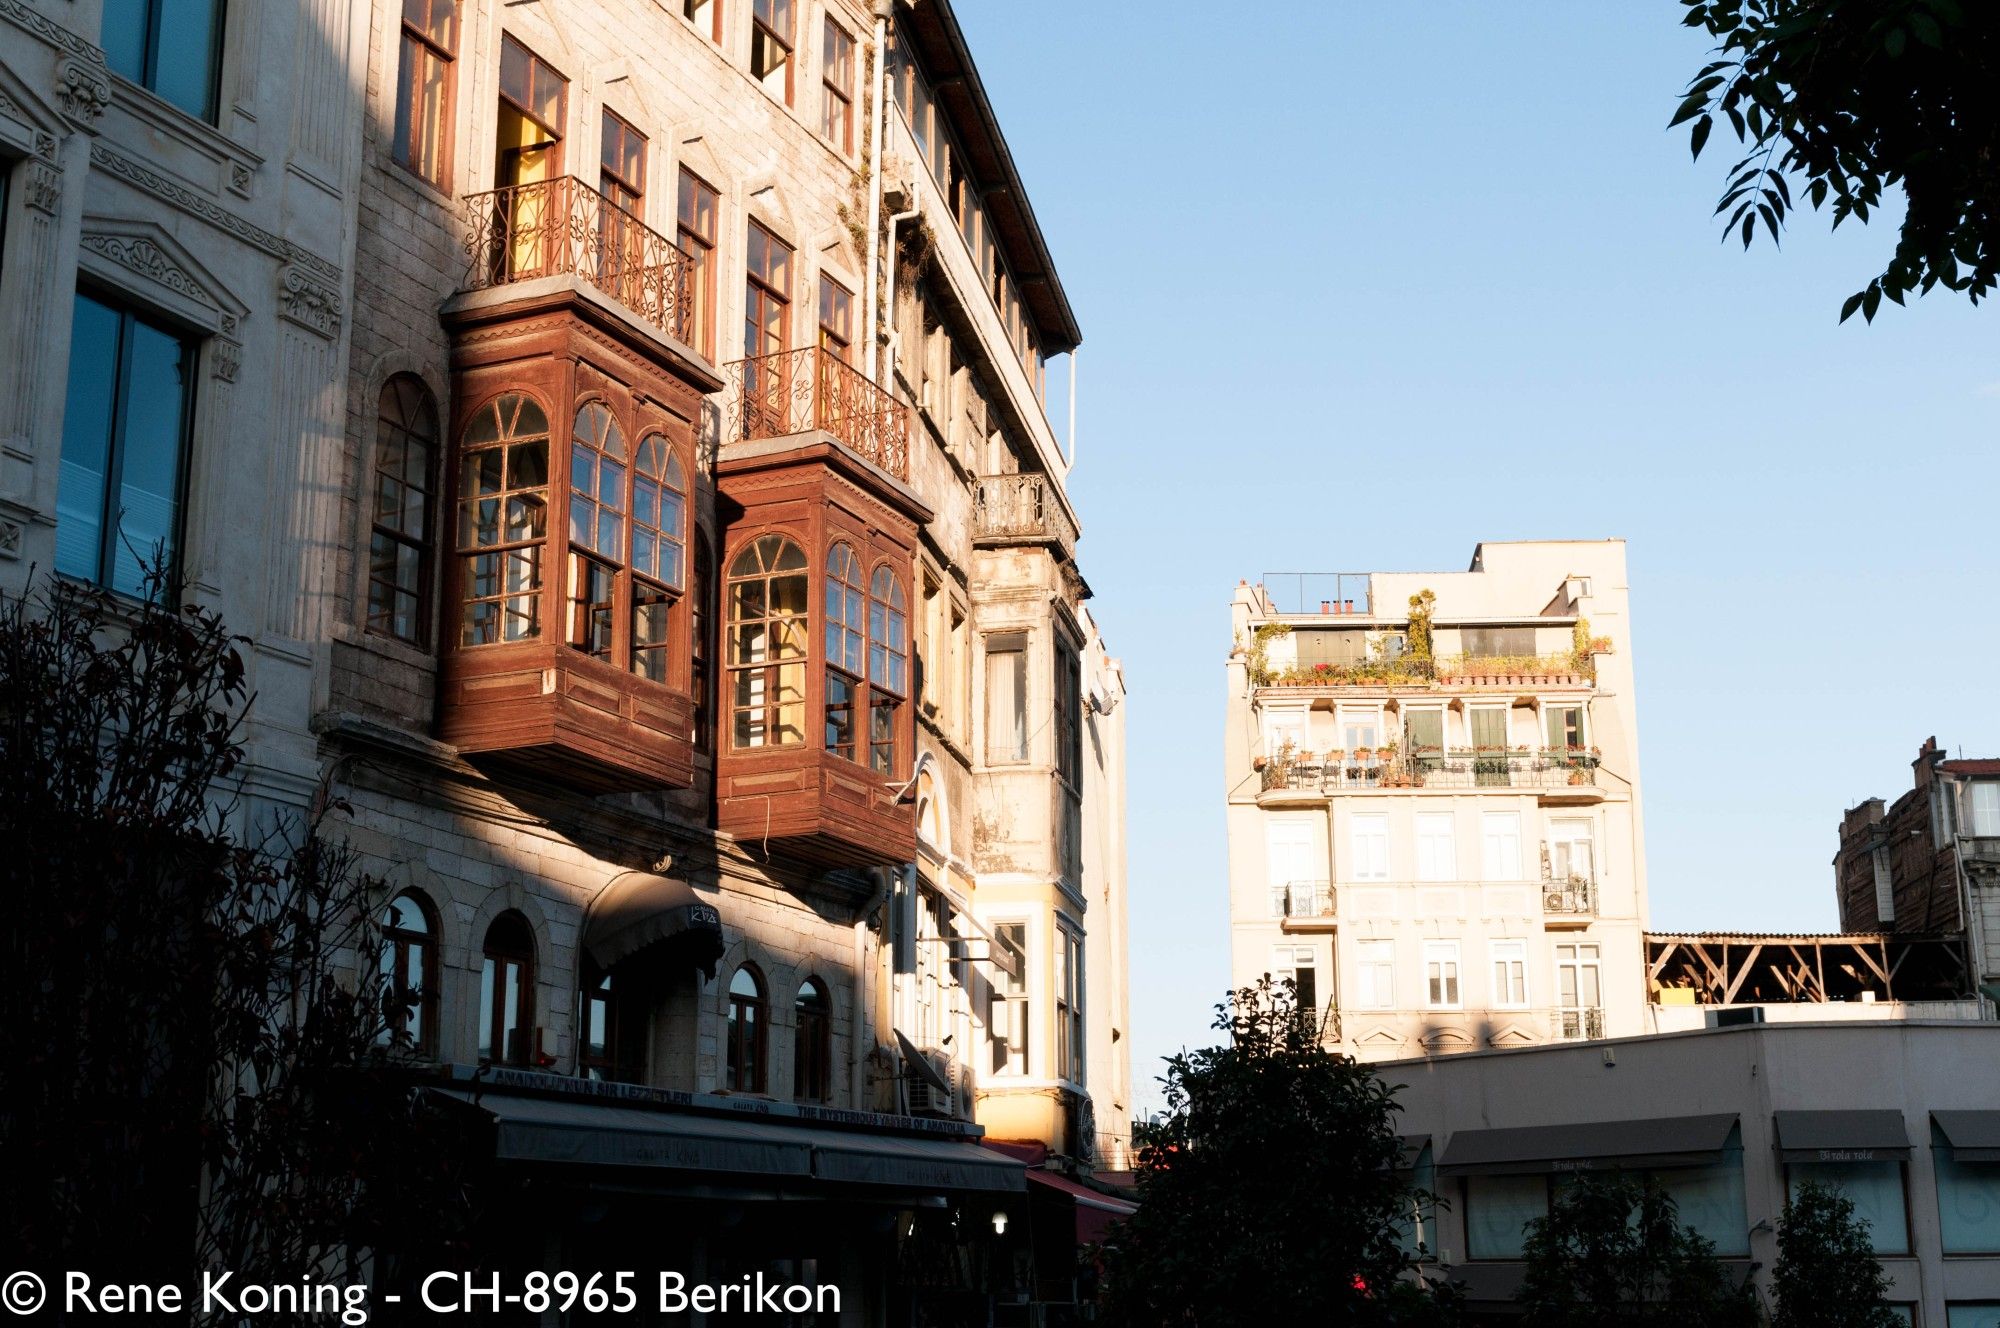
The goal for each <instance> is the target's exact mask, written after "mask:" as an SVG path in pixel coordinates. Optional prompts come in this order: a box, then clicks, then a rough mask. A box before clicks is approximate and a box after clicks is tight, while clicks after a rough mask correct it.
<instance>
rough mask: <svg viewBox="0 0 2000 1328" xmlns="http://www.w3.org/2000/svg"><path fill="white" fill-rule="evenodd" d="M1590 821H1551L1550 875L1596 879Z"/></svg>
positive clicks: (1563, 877) (1558, 879)
mask: <svg viewBox="0 0 2000 1328" xmlns="http://www.w3.org/2000/svg"><path fill="white" fill-rule="evenodd" d="M1594 857H1595V855H1594V853H1593V852H1592V848H1591V837H1590V822H1589V821H1584V820H1572V819H1567V818H1565V819H1563V820H1557V821H1551V822H1549V875H1550V877H1551V879H1553V880H1557V881H1569V880H1577V881H1590V880H1594V879H1595V878H1596V869H1595V867H1594V865H1593V859H1594Z"/></svg>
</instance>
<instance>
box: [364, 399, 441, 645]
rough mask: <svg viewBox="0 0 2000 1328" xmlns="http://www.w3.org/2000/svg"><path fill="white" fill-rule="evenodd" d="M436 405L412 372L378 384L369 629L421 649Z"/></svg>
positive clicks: (425, 630) (426, 627) (425, 634)
mask: <svg viewBox="0 0 2000 1328" xmlns="http://www.w3.org/2000/svg"><path fill="white" fill-rule="evenodd" d="M437 450H438V418H437V407H436V406H435V405H434V404H433V403H432V401H431V397H430V393H429V392H427V391H426V390H425V389H424V385H423V383H422V382H421V381H420V380H419V379H418V378H417V377H416V376H415V375H413V374H397V375H396V376H395V377H393V378H391V379H390V380H389V381H388V382H387V383H385V384H383V386H382V400H381V406H380V409H379V410H378V411H377V413H376V419H375V477H374V479H375V483H374V493H373V500H374V501H373V504H372V506H373V512H372V518H373V519H372V529H371V530H370V532H369V538H368V630H369V631H371V632H377V633H380V634H381V635H384V636H393V637H395V638H396V639H397V640H399V641H406V642H408V643H409V644H411V645H413V646H423V645H425V644H426V643H427V642H428V639H429V633H430V616H431V614H430V583H431V490H432V489H433V488H434V487H435V481H434V479H433V474H434V470H433V467H434V465H435V459H436V456H437Z"/></svg>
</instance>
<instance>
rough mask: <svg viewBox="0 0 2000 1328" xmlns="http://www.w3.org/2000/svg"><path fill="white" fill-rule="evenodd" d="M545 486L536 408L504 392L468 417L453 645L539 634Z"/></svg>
mask: <svg viewBox="0 0 2000 1328" xmlns="http://www.w3.org/2000/svg"><path fill="white" fill-rule="evenodd" d="M548 484H549V419H548V416H547V415H546V414H544V413H543V411H542V408H541V407H540V406H538V405H536V404H535V403H534V401H532V400H531V399H529V398H528V397H525V396H521V395H519V394H518V393H510V394H509V395H507V396H503V397H501V398H499V399H498V400H497V401H494V402H493V403H492V404H490V405H488V406H485V407H483V408H482V409H481V410H480V411H479V413H478V414H476V415H474V416H473V417H472V423H471V424H470V425H469V426H468V427H467V428H466V431H465V446H464V452H463V455H462V456H461V457H460V458H459V464H458V494H459V497H458V554H459V560H460V564H461V575H462V577H463V585H462V589H461V594H462V596H463V599H464V603H465V611H464V616H463V618H462V619H461V621H460V625H459V638H458V639H459V644H460V645H463V646H484V645H492V644H495V643H496V642H507V641H531V640H534V639H535V638H537V637H539V636H540V635H541V634H542V618H541V605H542V540H543V537H544V536H545V535H546V534H547V533H548V505H549V495H548Z"/></svg>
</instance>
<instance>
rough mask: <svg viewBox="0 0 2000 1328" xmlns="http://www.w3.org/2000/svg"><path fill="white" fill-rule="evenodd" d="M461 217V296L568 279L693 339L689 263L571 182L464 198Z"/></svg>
mask: <svg viewBox="0 0 2000 1328" xmlns="http://www.w3.org/2000/svg"><path fill="white" fill-rule="evenodd" d="M465 214H466V222H467V226H468V230H469V233H468V235H467V236H466V240H465V252H466V256H467V259H468V262H467V266H466V274H465V289H466V290H469V291H476V290H485V289H487V288H489V287H494V286H509V285H516V284H519V283H522V282H528V281H534V280H537V279H540V278H544V277H575V278H578V279H579V280H581V281H584V282H586V283H588V284H589V285H591V286H593V287H595V288H596V289H597V290H599V291H601V292H602V293H604V294H605V295H607V296H609V297H611V298H612V299H614V300H616V301H618V302H619V303H620V304H623V305H624V306H625V307H626V308H627V309H629V310H631V311H632V313H634V314H636V315H637V316H638V317H639V319H640V320H641V321H642V322H644V323H647V324H649V325H650V326H652V327H653V328H654V329H656V330H658V331H660V332H664V333H665V334H666V335H667V336H669V337H671V338H673V339H674V340H675V341H678V342H682V343H686V342H689V341H690V340H692V336H693V331H692V329H693V325H694V277H693V271H694V269H693V263H694V260H693V259H691V258H690V257H688V255H687V254H686V253H685V252H684V251H682V250H681V249H680V248H679V247H678V246H677V245H675V244H674V242H673V241H672V240H669V239H668V238H667V237H666V236H664V235H661V234H660V233H659V232H658V231H655V230H654V229H652V228H651V227H650V226H648V225H646V224H645V223H644V222H642V221H640V220H639V219H638V218H637V217H635V216H633V215H632V214H631V213H629V212H627V211H625V210H624V209H623V208H621V207H619V206H618V205H617V204H615V203H613V202H612V201H611V200H610V199H608V198H606V197H605V196H604V195H603V194H600V193H598V192H597V191H596V190H595V189H592V188H591V187H590V186H589V185H586V184H585V183H584V182H583V181H581V180H579V179H577V178H576V177H575V176H573V175H562V176H557V177H556V178H554V179H551V180H538V181H536V182H534V183H532V184H520V185H513V186H511V187H509V188H506V189H493V190H489V191H487V192H486V193H483V194H469V195H467V196H466V199H465Z"/></svg>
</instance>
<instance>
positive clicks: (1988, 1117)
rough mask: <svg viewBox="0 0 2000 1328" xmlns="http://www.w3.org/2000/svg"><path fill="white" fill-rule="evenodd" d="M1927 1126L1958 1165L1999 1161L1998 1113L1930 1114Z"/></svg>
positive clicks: (1935, 1112)
mask: <svg viewBox="0 0 2000 1328" xmlns="http://www.w3.org/2000/svg"><path fill="white" fill-rule="evenodd" d="M1931 1123H1932V1124H1933V1125H1936V1126H1937V1127H1938V1132H1939V1133H1941V1134H1942V1135H1944V1141H1945V1142H1946V1143H1948V1144H1950V1145H1951V1155H1952V1157H1953V1158H1954V1159H1956V1160H1957V1161H1960V1162H2000V1111H1933V1112H1932V1113H1931Z"/></svg>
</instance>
